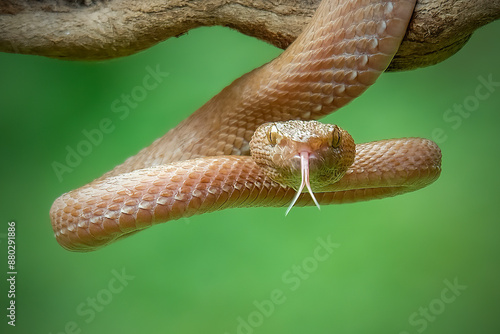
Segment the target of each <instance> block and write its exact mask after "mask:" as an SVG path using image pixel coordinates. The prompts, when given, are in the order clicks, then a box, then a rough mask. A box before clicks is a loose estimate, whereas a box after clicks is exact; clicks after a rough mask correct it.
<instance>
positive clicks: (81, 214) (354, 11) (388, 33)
mask: <svg viewBox="0 0 500 334" xmlns="http://www.w3.org/2000/svg"><path fill="white" fill-rule="evenodd" d="M414 6H415V0H394V1H383V0H323V1H322V2H321V4H320V5H319V7H318V9H317V11H316V13H315V15H314V17H313V18H312V19H311V22H310V24H309V25H308V26H307V27H306V29H305V30H304V31H303V32H302V34H301V35H300V36H299V37H298V38H297V40H296V41H295V42H294V43H292V45H290V47H289V48H288V49H286V50H285V51H284V52H283V53H282V54H281V55H280V56H279V57H278V58H276V59H274V60H273V61H271V62H270V63H268V64H265V65H263V66H261V67H259V68H257V69H255V70H253V71H251V72H249V73H247V74H245V75H244V76H242V77H241V78H239V79H236V80H235V81H234V82H233V83H232V84H230V85H229V86H227V87H226V88H224V89H223V90H222V91H221V92H220V93H219V94H217V95H216V96H214V97H213V98H212V99H211V100H210V101H208V102H207V103H206V104H205V105H204V106H202V107H201V108H200V109H198V110H197V111H196V112H194V113H193V114H192V115H191V116H189V117H188V118H187V119H185V120H184V121H183V122H181V123H180V124H179V125H178V126H177V127H175V128H174V129H172V130H170V131H169V132H168V133H166V134H165V135H164V136H163V137H161V138H159V139H157V140H156V141H155V142H153V143H152V144H151V145H150V146H149V147H147V148H145V149H143V150H141V151H140V152H139V153H138V154H137V155H135V156H133V157H131V158H129V159H127V160H126V161H125V162H124V163H123V164H121V165H119V166H117V167H115V168H114V169H113V170H111V171H110V172H108V173H106V174H104V175H103V176H101V177H100V178H98V179H96V180H94V181H92V182H91V183H89V184H87V185H85V186H83V187H81V188H79V189H76V190H73V191H70V192H68V193H66V194H63V195H62V196H61V197H59V198H58V199H56V201H55V202H54V204H53V205H52V208H51V210H50V217H51V221H52V226H53V230H54V234H55V237H56V239H57V241H58V242H59V243H60V244H61V245H62V246H63V247H65V248H66V249H69V250H73V251H91V250H95V249H98V248H99V247H102V246H104V245H107V244H109V243H111V242H113V241H116V240H118V239H120V238H123V237H125V236H128V235H131V234H133V233H135V232H138V231H140V230H142V229H145V228H148V227H150V226H152V225H154V224H158V223H162V222H166V221H170V220H175V219H179V218H182V217H188V216H192V215H196V214H203V213H207V212H213V211H217V210H222V209H225V208H236V207H264V206H268V207H271V206H274V207H281V206H286V205H289V204H290V203H291V201H292V200H294V201H295V200H296V205H298V206H304V205H315V202H316V201H317V203H318V204H321V205H324V204H335V203H347V202H356V201H363V200H370V199H376V198H383V197H388V196H394V195H398V194H402V193H406V192H409V191H414V190H417V189H420V188H422V187H425V186H426V185H428V184H430V183H432V182H433V181H434V180H436V179H437V178H438V177H439V174H440V171H441V152H440V150H439V148H438V147H437V145H436V144H434V143H433V142H432V141H429V140H426V139H421V138H402V139H391V140H382V141H376V142H370V143H364V144H357V145H356V146H355V149H354V146H353V147H352V157H351V158H345V153H341V154H340V153H339V154H338V156H337V155H336V156H334V157H330V156H328V157H326V158H324V157H323V158H321V159H319V160H321V161H333V162H334V164H335V163H336V164H337V165H338V166H339V167H336V168H337V169H334V173H335V175H336V177H334V178H331V180H330V182H326V183H323V182H322V183H320V182H318V181H316V179H312V178H311V180H310V181H311V182H309V174H311V177H312V175H316V174H317V175H324V174H325V173H324V171H323V169H322V168H323V165H321V167H315V166H316V165H318V166H319V164H318V163H316V162H314V161H315V160H314V159H315V158H314V156H315V155H316V153H315V152H312V149H311V147H312V146H314V147H321V149H322V150H326V151H328V150H330V151H328V152H333V151H335V152H337V153H338V152H341V151H342V152H344V151H346V152H347V151H349V150H348V149H344V146H340V145H344V144H343V142H341V138H346V137H347V136H348V134H343V133H340V132H337V133H335V132H333V131H340V130H335V129H336V128H328V129H330V130H328V131H329V133H330V135H329V136H330V137H327V138H326V139H325V140H326V141H325V143H326V144H321V143H319V142H318V141H317V140H316V139H314V140H309V139H307V140H302V139H300V140H302V141H301V144H300V145H299V146H300V147H301V148H300V150H301V151H300V152H299V153H298V155H297V157H298V160H297V162H296V163H295V165H297V166H299V167H297V169H298V172H299V174H300V173H301V171H302V180H304V178H307V180H306V181H307V182H306V183H307V184H306V183H305V182H304V183H303V184H301V185H299V183H300V180H299V181H297V180H296V178H294V177H293V176H292V177H291V178H289V179H290V180H292V181H291V182H292V183H291V184H287V183H286V182H288V181H283V179H284V178H283V177H281V176H278V177H276V176H275V175H273V172H272V171H271V172H269V170H267V169H268V168H267V167H265V166H267V165H268V163H267V162H263V161H262V160H258V161H256V160H255V159H254V158H253V157H252V156H251V155H250V149H251V146H256V145H255V144H254V142H256V140H257V139H255V138H257V137H259V136H260V137H262V138H261V141H266V140H267V142H266V143H265V144H264V143H263V144H262V145H268V146H272V147H274V146H278V145H281V142H279V141H276V136H277V133H278V132H279V133H278V134H279V136H280V139H282V138H281V137H282V134H281V132H280V130H279V129H278V124H281V123H279V122H286V121H290V120H301V121H311V120H316V119H318V118H320V117H322V116H325V115H327V114H329V113H331V112H333V111H335V110H337V109H338V108H340V107H342V106H344V105H345V104H347V103H349V102H350V101H352V100H353V99H354V98H356V97H357V96H359V95H360V94H362V93H363V92H364V91H365V90H366V89H367V88H368V87H369V86H370V85H371V84H373V83H374V82H375V80H376V79H377V77H378V76H379V75H380V74H381V73H382V72H383V71H384V70H385V69H386V67H387V66H388V64H389V63H390V61H391V59H392V57H393V56H394V54H395V53H396V51H397V49H398V47H399V44H400V43H401V40H402V38H403V36H404V34H405V31H406V27H407V25H408V22H409V20H410V17H411V15H412V12H413V8H414ZM273 122H275V124H276V125H275V127H273ZM266 123H269V124H271V125H266ZM318 126H320V125H318ZM264 128H265V129H264ZM258 129H264V130H262V131H264V132H262V133H261V134H260V135H258V133H260V132H256V130H258ZM276 129H278V130H279V131H278V132H276ZM342 131H343V130H342ZM254 133H255V137H254V139H252V136H254ZM339 134H340V135H341V136H340V137H339ZM260 137H259V138H260ZM349 137H350V136H349ZM300 140H299V141H300ZM251 141H252V145H251ZM281 141H282V142H290V140H289V139H286V140H281ZM260 143H261V142H260V141H259V142H258V143H257V147H258V148H260V146H259V145H261V144H260ZM318 143H319V144H318ZM294 145H297V144H296V143H295V144H294ZM322 145H323V146H322ZM346 145H348V144H346ZM304 147H305V148H304ZM325 147H326V148H325ZM346 147H347V146H346ZM259 152H261V151H259ZM304 152H306V153H304ZM337 153H336V154H337ZM274 156H276V154H274ZM276 159H277V160H279V157H278V158H276ZM276 159H275V160H276ZM300 159H302V160H300ZM339 159H341V160H342V159H344V160H342V161H344V162H345V161H348V160H349V159H351V160H350V162H349V163H344V162H342V163H340V162H339V161H340V160H339ZM345 159H347V160H345ZM289 160H293V159H289ZM319 160H318V161H319ZM300 161H302V167H300V166H301V162H300ZM304 161H306V163H305V164H306V165H307V166H305V167H304ZM301 168H302V169H301ZM304 168H305V169H304ZM338 168H340V169H338ZM320 169H321V172H318V170H320ZM304 170H306V171H307V175H306V176H304ZM304 186H306V187H307V188H310V187H312V190H310V193H311V194H310V195H309V194H307V193H302V189H304ZM298 188H300V190H299V192H297V190H298ZM296 193H297V196H295V195H296ZM294 197H295V198H294Z"/></svg>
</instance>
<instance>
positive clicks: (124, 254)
mask: <svg viewBox="0 0 500 334" xmlns="http://www.w3.org/2000/svg"><path fill="white" fill-rule="evenodd" d="M499 35H500V24H499V23H498V22H497V23H494V24H490V25H488V26H486V27H484V28H482V29H480V30H479V31H477V32H476V33H475V35H474V36H473V38H472V39H471V40H470V42H469V43H468V44H467V45H466V46H465V47H464V49H463V50H461V51H460V52H459V53H458V54H456V55H455V56H453V57H452V58H450V59H449V60H447V61H445V62H444V63H441V64H439V65H436V66H432V67H429V68H425V69H419V70H416V71H411V72H402V73H393V74H384V75H382V77H381V78H380V79H379V81H378V82H377V83H376V84H375V85H374V86H373V87H372V88H370V89H369V90H368V91H367V92H366V93H365V94H364V95H363V96H362V97H360V98H359V99H357V100H356V101H354V102H353V103H351V104H350V105H348V106H347V107H345V108H343V109H342V110H341V111H338V112H337V113H335V114H333V115H330V116H329V117H327V118H326V119H324V121H325V122H331V123H336V124H339V125H340V126H342V127H343V128H345V129H346V130H348V131H349V132H350V133H351V135H352V136H353V137H354V138H355V140H356V141H357V142H364V141H372V140H378V139H384V138H393V137H405V136H420V137H427V138H432V137H433V135H432V133H433V131H434V129H436V128H441V129H443V131H444V133H445V135H446V136H447V138H446V140H444V141H443V142H442V143H440V147H441V149H442V151H443V172H442V175H441V177H440V178H439V179H438V180H437V182H435V183H434V184H432V185H431V186H429V187H427V188H425V189H423V190H420V191H417V192H414V193H410V194H406V195H403V196H400V197H396V198H389V199H384V200H377V201H372V202H365V203H358V204H349V205H342V206H330V207H326V206H325V207H322V210H321V211H318V210H317V209H315V208H295V209H293V210H292V212H291V214H290V215H289V216H288V217H286V218H285V217H284V212H285V209H282V208H262V209H233V210H226V211H222V212H216V213H213V214H207V215H202V216H195V217H192V218H190V219H183V220H180V221H175V222H170V223H166V224H161V225H159V226H156V227H153V228H151V229H148V230H146V231H144V232H141V233H139V234H137V235H135V236H133V237H131V238H129V239H126V240H123V241H120V242H117V243H115V244H113V245H111V246H109V247H105V248H103V249H101V250H99V251H96V252H92V253H84V254H80V253H72V252H68V251H66V250H64V249H63V248H61V247H60V246H59V245H58V244H57V242H56V241H55V239H54V237H53V234H52V229H51V226H50V221H49V216H48V212H49V209H50V206H51V203H52V202H53V201H54V199H55V198H56V197H58V196H59V195H61V194H62V193H64V192H66V191H69V190H71V189H74V188H77V187H79V186H82V185H83V184H85V183H87V182H89V181H91V180H92V179H94V178H96V177H98V176H100V175H101V174H103V173H104V172H106V171H108V170H109V169H111V168H112V167H113V166H115V165H117V164H118V163H121V162H122V161H123V160H124V159H126V158H127V157H129V156H131V155H133V154H135V153H136V152H137V151H138V150H140V149H141V148H143V147H145V146H147V145H149V144H150V143H151V142H152V141H153V140H154V139H156V138H158V137H160V136H161V135H163V134H164V133H165V132H166V131H167V130H168V129H170V128H172V127H174V126H175V125H176V124H178V123H179V122H180V121H181V120H182V119H184V118H186V117H187V116H188V115H189V114H190V113H192V112H193V111H194V110H195V109H197V108H198V107H199V106H201V105H202V104H203V103H204V102H205V101H207V100H208V99H209V98H210V97H211V96H213V95H214V94H216V93H217V92H218V91H219V90H220V89H222V88H223V87H224V86H226V85H227V84H229V83H230V82H231V81H232V80H234V79H235V78H237V77H238V76H240V75H241V74H243V73H245V72H247V71H249V70H251V69H253V68H255V67H257V66H259V65H261V64H262V63H264V62H266V61H269V60H270V59H272V58H273V57H275V56H277V55H278V54H279V53H280V50H278V49H276V48H274V47H272V46H270V45H267V44H265V43H263V42H261V41H257V40H255V39H252V38H249V37H246V36H243V35H241V34H239V33H237V32H234V31H230V30H228V29H223V28H203V29H197V30H194V31H191V32H190V33H189V34H187V35H185V36H182V37H181V38H177V39H171V40H168V41H166V42H164V43H161V44H159V45H157V46H155V47H153V48H151V49H149V50H147V51H145V52H141V53H140V54H137V55H133V56H130V57H127V58H122V59H117V60H112V61H106V62H97V63H79V62H66V61H59V60H53V59H47V58H43V57H34V56H23V55H12V54H0V108H1V113H0V127H1V131H0V145H1V157H2V161H1V164H0V166H1V167H0V168H1V169H0V175H1V189H2V192H1V195H0V196H1V201H0V203H1V212H0V213H1V216H0V222H1V224H0V226H1V229H0V241H1V249H2V254H4V255H1V257H2V262H1V263H2V264H3V265H2V268H4V269H3V271H4V272H6V271H7V269H6V257H7V256H6V247H5V245H6V238H5V237H6V233H7V222H8V221H10V220H13V221H15V222H16V224H17V236H16V243H17V244H16V245H17V271H18V275H17V286H16V288H17V291H16V292H17V294H16V303H17V304H16V305H17V326H16V328H15V329H13V328H11V327H8V326H7V325H6V322H7V319H6V317H5V315H4V313H5V312H6V311H5V307H6V305H7V298H6V292H7V286H6V285H5V282H6V281H5V279H2V282H1V288H2V290H1V292H0V293H1V295H2V310H4V311H2V317H1V319H3V320H2V325H1V326H2V328H7V329H8V332H19V333H54V334H55V333H110V332H112V333H138V332H141V333H220V334H224V333H230V334H233V333H238V324H239V321H240V320H238V319H239V317H241V319H244V321H246V322H248V321H250V323H253V324H254V325H252V327H247V328H242V327H241V328H239V330H240V331H239V332H240V333H246V334H248V333H259V334H260V333H262V334H264V333H394V334H406V333H411V334H413V333H420V332H425V333H429V334H431V333H499V332H500V318H499V317H498V316H499V314H500V307H499V304H500V302H499V301H500V288H499V282H500V275H499V270H498V255H499V250H500V243H499V232H500V224H499V223H500V222H499V220H500V219H499V213H500V212H499V211H500V210H499V208H500V205H499V204H500V203H499V194H498V189H500V176H499V173H498V170H497V168H498V165H499V158H500V154H499V150H498V142H499V139H500V137H499V131H498V127H499V125H500V122H499V118H500V116H499V114H498V111H499V106H500V87H495V88H494V89H495V90H494V91H493V92H492V93H491V94H490V96H489V98H487V99H485V100H482V101H480V103H479V105H478V106H477V108H474V110H473V111H472V112H471V113H470V116H469V117H468V118H462V119H461V120H462V122H461V124H460V126H458V128H456V129H453V128H452V127H451V126H452V125H453V124H455V123H450V122H446V121H445V120H444V119H443V115H444V114H445V113H446V111H447V110H448V109H450V108H452V107H453V106H454V104H463V103H464V101H469V102H470V101H473V98H471V96H474V94H475V92H476V88H477V87H478V85H480V81H479V80H478V77H479V76H482V77H484V78H488V76H490V75H491V76H492V79H493V81H495V82H500V67H499V63H498V59H499V58H498V57H499V56H498V55H499V53H500V45H499V43H498V36H499ZM147 66H150V67H152V68H155V67H156V66H159V68H160V69H161V70H162V71H164V72H168V73H169V76H168V77H167V78H165V80H164V81H163V82H162V83H161V84H160V85H159V86H158V87H157V88H156V89H154V90H152V91H150V92H149V93H148V95H147V97H146V98H145V99H144V100H143V101H141V102H140V103H138V106H137V107H136V108H134V109H132V110H131V112H130V115H129V116H128V117H126V118H125V119H123V120H121V119H119V118H118V117H117V114H114V113H113V112H112V111H111V107H110V105H111V103H112V102H113V101H114V100H115V99H117V98H120V96H121V94H130V93H131V91H132V90H133V89H134V87H136V86H137V85H141V84H142V79H143V78H144V76H145V75H146V74H147V71H146V67H147ZM481 92H483V93H484V92H486V91H485V90H484V89H483V90H481ZM103 118H111V119H112V121H113V124H114V125H115V126H116V127H115V129H114V131H113V132H111V133H109V134H106V135H105V136H104V138H103V141H102V143H101V144H100V145H97V146H95V147H93V150H92V153H91V154H90V155H88V156H87V157H84V158H83V160H82V162H81V164H80V165H78V166H77V167H76V168H74V170H73V171H72V172H71V173H66V174H64V175H63V180H62V182H59V180H58V178H57V177H56V175H55V173H54V171H53V168H52V163H53V162H54V161H58V162H64V159H65V156H66V146H67V145H69V146H70V147H73V148H74V147H75V146H76V145H77V144H78V143H79V142H80V141H81V140H83V139H84V137H83V134H82V131H83V130H85V129H86V130H91V129H94V128H96V127H97V126H98V124H99V122H100V121H101V120H102V119H103ZM317 238H323V239H324V240H326V239H327V238H330V239H331V240H332V241H333V242H335V243H336V244H338V247H337V248H336V249H335V250H334V251H333V253H332V254H329V256H328V257H327V258H326V259H324V261H321V262H319V263H315V262H314V261H312V259H311V257H312V256H313V255H314V251H315V249H316V247H317V246H318V245H319V244H318V241H317ZM314 264H317V266H314ZM294 265H300V266H301V265H306V266H308V267H307V268H309V269H308V270H309V271H310V272H309V273H308V274H307V277H306V276H305V275H304V276H302V278H299V276H297V275H296V274H290V270H292V269H293V266H294ZM114 271H115V272H122V271H125V273H126V274H127V275H129V276H133V277H134V278H133V279H131V280H129V281H127V282H126V284H127V285H126V286H122V285H120V284H119V283H117V282H115V281H114V280H113V277H115V276H114V274H113V272H114ZM283 275H285V277H288V278H290V277H292V276H293V277H294V279H295V281H294V282H295V283H296V284H293V285H292V284H290V283H289V282H287V281H286V280H283ZM287 275H288V276H287ZM294 275H295V276H294ZM455 280H456V282H458V284H459V285H460V286H461V289H462V290H459V291H457V292H456V293H455V294H453V292H452V291H451V290H450V291H449V290H445V289H446V288H447V284H446V283H445V281H447V282H449V284H453V282H454V281H455ZM297 281H298V282H297ZM110 282H111V284H112V285H113V284H114V285H113V287H114V289H113V291H115V293H111V292H110V291H111V290H110V288H109V284H110ZM119 288H120V289H119ZM292 288H296V289H295V290H292ZM118 290H119V291H118ZM273 291H274V293H277V291H281V293H282V298H281V299H280V301H282V303H280V304H274V305H273V308H274V310H272V312H271V311H269V310H268V311H266V313H267V314H266V315H264V316H263V317H262V320H261V319H260V318H259V314H257V313H256V312H258V311H257V310H258V308H257V307H256V306H255V304H254V302H255V301H257V302H258V303H264V304H265V305H267V304H266V302H262V301H264V300H269V299H270V298H271V294H272V292H273ZM452 297H453V298H452ZM88 298H100V301H101V302H98V303H99V305H98V308H99V311H95V314H94V316H91V311H90V310H91V307H90V306H89V305H88V304H87V303H88ZM443 298H444V299H443ZM450 299H453V301H450ZM443 300H446V301H447V302H446V303H445V302H443ZM82 303H83V304H82ZM82 305H83V306H82ZM426 309H429V310H428V311H427V312H428V315H427V316H426V315H424V313H422V314H421V313H420V312H425V310H426ZM415 312H416V313H415ZM249 317H250V320H249V319H248V318H249ZM248 326H250V325H248ZM2 332H4V330H2ZM5 332H7V331H5Z"/></svg>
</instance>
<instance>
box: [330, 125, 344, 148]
mask: <svg viewBox="0 0 500 334" xmlns="http://www.w3.org/2000/svg"><path fill="white" fill-rule="evenodd" d="M341 139H342V135H341V134H340V130H339V128H338V127H335V128H334V129H333V131H332V137H331V142H330V146H332V147H333V148H337V147H339V146H340V141H341Z"/></svg>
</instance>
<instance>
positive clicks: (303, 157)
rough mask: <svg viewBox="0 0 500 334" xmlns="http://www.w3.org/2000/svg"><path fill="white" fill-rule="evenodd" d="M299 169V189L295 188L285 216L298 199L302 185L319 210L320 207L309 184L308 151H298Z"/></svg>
mask: <svg viewBox="0 0 500 334" xmlns="http://www.w3.org/2000/svg"><path fill="white" fill-rule="evenodd" d="M300 171H301V176H302V181H301V182H300V187H299V190H297V193H296V194H295V197H294V198H293V200H292V203H291V204H290V206H289V207H288V209H287V210H286V213H285V216H286V215H288V213H289V212H290V210H292V207H293V205H294V204H295V202H297V199H299V196H300V194H301V193H302V190H304V186H306V187H307V191H309V194H310V195H311V197H312V199H313V201H314V204H316V206H317V207H318V209H319V210H321V208H320V207H319V204H318V201H317V200H316V197H314V193H313V191H312V189H311V184H310V183H309V153H308V152H300Z"/></svg>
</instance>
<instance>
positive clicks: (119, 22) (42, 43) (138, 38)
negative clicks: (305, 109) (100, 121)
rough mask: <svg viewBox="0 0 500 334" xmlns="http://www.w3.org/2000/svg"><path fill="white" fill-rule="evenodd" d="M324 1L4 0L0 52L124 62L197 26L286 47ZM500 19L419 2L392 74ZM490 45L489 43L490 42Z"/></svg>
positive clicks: (466, 2) (473, 4)
mask: <svg viewBox="0 0 500 334" xmlns="http://www.w3.org/2000/svg"><path fill="white" fill-rule="evenodd" d="M320 1H321V0H234V1H231V0H170V1H164V0H163V1H160V0H149V1H131V0H104V1H91V0H66V1H63V0H41V1H36V2H35V1H29V0H4V1H1V2H0V51H3V52H11V53H21V54H31V55H41V56H46V57H53V58H61V59H70V60H103V59H111V58H116V57H123V56H127V55H130V54H133V53H136V52H139V51H141V50H144V49H147V48H149V47H151V46H153V45H155V44H156V43H159V42H161V41H163V40H165V39H167V38H169V37H173V36H180V35H182V34H184V33H186V32H187V31H189V30H190V29H193V28H196V27H200V26H213V25H221V26H227V27H231V28H234V29H236V30H238V31H240V32H242V33H244V34H246V35H250V36H254V37H257V38H260V39H262V40H264V41H267V42H269V43H271V44H274V45H275V46H277V47H280V48H286V47H287V46H288V45H289V44H290V43H291V42H292V41H293V40H294V39H295V38H296V37H297V36H298V34H299V33H300V32H301V31H302V29H303V28H304V26H305V25H306V24H307V23H308V22H309V20H310V18H311V16H312V14H313V13H314V11H315V9H316V7H317V6H318V4H319V2H320ZM499 17H500V0H419V1H418V3H417V6H416V8H415V12H414V16H413V18H412V21H411V22H410V25H409V28H408V32H407V35H406V37H405V39H404V41H403V43H402V45H401V47H400V49H399V51H398V53H397V54H396V56H395V57H394V60H393V62H392V63H391V65H390V68H389V69H390V70H409V69H413V68H417V67H423V66H429V65H433V64H436V63H438V62H440V61H443V60H444V59H446V58H448V57H450V56H451V55H453V54H454V53H455V52H457V51H458V50H459V49H460V48H461V47H462V46H463V45H464V44H465V43H466V42H467V41H468V39H469V38H470V36H471V34H472V33H473V32H474V30H476V29H477V28H479V27H481V26H483V25H485V24H487V23H489V22H492V21H494V20H496V19H498V18H499ZM492 42H493V41H492Z"/></svg>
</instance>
